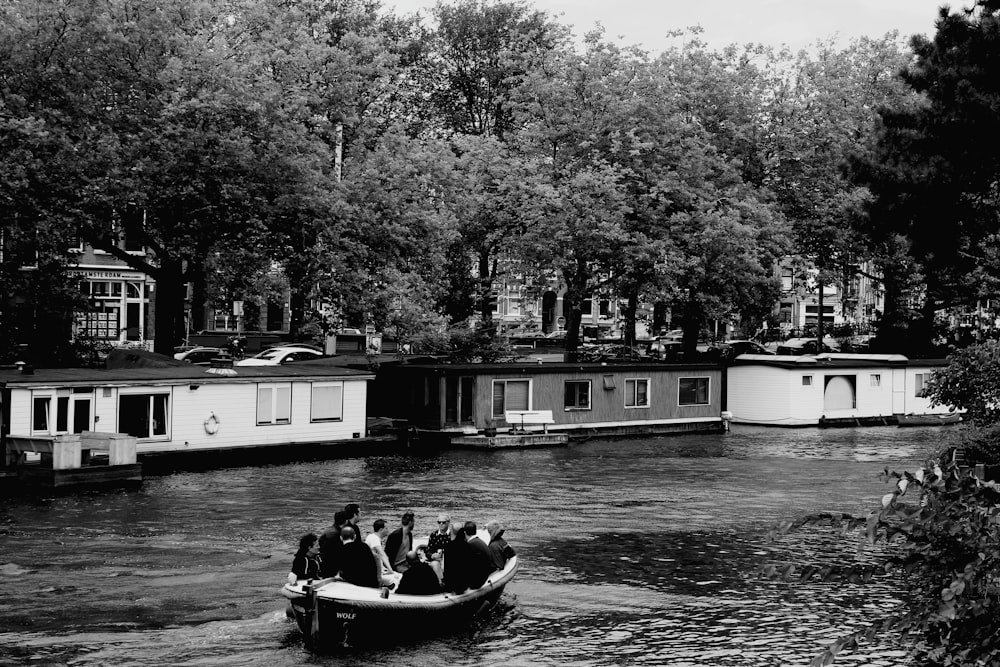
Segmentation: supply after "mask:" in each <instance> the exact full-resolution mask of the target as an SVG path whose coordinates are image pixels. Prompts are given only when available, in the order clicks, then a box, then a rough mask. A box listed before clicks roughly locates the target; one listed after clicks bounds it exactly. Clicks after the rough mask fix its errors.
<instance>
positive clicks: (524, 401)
mask: <svg viewBox="0 0 1000 667" xmlns="http://www.w3.org/2000/svg"><path fill="white" fill-rule="evenodd" d="M530 398H531V381H530V380H494V381H493V416H494V417H500V418H501V419H503V416H504V412H506V411H507V410H530V409H531V400H530Z"/></svg>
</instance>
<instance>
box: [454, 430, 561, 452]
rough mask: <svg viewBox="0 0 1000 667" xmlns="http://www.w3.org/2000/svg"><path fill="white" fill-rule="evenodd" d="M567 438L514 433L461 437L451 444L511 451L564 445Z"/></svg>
mask: <svg viewBox="0 0 1000 667" xmlns="http://www.w3.org/2000/svg"><path fill="white" fill-rule="evenodd" d="M568 442H569V436H568V435H566V434H565V433H523V434H522V433H516V434H509V433H503V434H497V435H492V436H486V435H463V436H460V437H458V438H452V440H451V444H452V445H454V446H456V447H470V448H473V449H511V448H525V447H553V446H557V445H565V444H566V443H568Z"/></svg>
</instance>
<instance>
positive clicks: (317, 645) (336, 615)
mask: <svg viewBox="0 0 1000 667" xmlns="http://www.w3.org/2000/svg"><path fill="white" fill-rule="evenodd" d="M517 568H518V564H517V558H516V557H515V558H513V559H511V562H510V563H508V565H507V567H505V568H504V569H503V570H499V571H497V572H495V573H494V574H493V575H491V576H490V578H489V579H488V580H487V582H486V583H485V584H484V585H483V586H482V587H481V588H478V589H474V590H469V591H466V592H465V593H462V594H457V595H456V594H453V593H442V594H439V595H421V596H416V595H395V594H390V595H389V596H388V597H386V598H383V597H382V596H381V594H380V591H379V590H378V589H372V588H361V587H358V586H352V585H350V584H346V583H344V582H341V581H332V582H330V581H329V580H326V581H323V582H318V583H317V584H316V585H308V584H307V583H306V582H299V583H297V584H289V585H286V586H285V587H284V588H283V589H282V595H284V596H285V597H286V598H288V600H289V615H290V616H291V617H292V618H294V619H295V622H296V624H297V625H298V627H299V630H300V631H301V632H302V635H303V637H304V638H305V640H306V644H307V645H308V646H309V647H310V648H311V649H313V650H316V651H329V650H335V649H337V648H340V647H344V646H363V645H372V644H376V643H377V644H379V645H384V644H385V643H386V642H387V641H397V642H398V641H405V640H408V639H415V638H422V637H429V636H434V635H439V634H442V633H446V632H449V631H453V630H457V629H459V628H461V627H464V626H466V625H467V624H468V623H469V622H470V621H472V620H473V619H475V618H476V617H479V616H482V615H483V614H485V613H487V612H488V611H489V610H490V609H492V608H493V607H494V606H495V605H496V603H497V601H498V600H499V599H500V596H501V595H502V594H503V591H504V588H505V587H506V585H507V583H508V582H509V581H510V580H511V579H512V578H513V576H514V573H515V572H516V571H517Z"/></svg>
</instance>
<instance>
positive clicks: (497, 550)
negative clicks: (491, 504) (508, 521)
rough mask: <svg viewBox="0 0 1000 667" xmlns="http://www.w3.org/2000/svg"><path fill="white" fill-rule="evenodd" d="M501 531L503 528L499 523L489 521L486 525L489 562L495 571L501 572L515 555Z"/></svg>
mask: <svg viewBox="0 0 1000 667" xmlns="http://www.w3.org/2000/svg"><path fill="white" fill-rule="evenodd" d="M503 531H504V528H503V526H502V525H500V522H499V521H490V522H489V523H487V524H486V532H487V533H489V534H490V544H489V548H490V562H491V563H492V564H493V569H495V570H502V569H503V568H504V567H505V566H506V565H507V561H508V560H510V559H511V558H512V557H513V556H514V555H515V553H514V548H513V547H512V546H510V545H509V544H507V540H505V539H504V537H503Z"/></svg>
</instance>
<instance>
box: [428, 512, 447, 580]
mask: <svg viewBox="0 0 1000 667" xmlns="http://www.w3.org/2000/svg"><path fill="white" fill-rule="evenodd" d="M451 538H452V532H451V517H450V516H448V515H447V514H444V513H441V514H438V518H437V529H436V530H435V531H434V532H433V533H431V534H430V536H429V537H428V538H427V558H428V559H429V560H430V563H431V567H433V568H434V571H435V572H437V575H438V579H441V577H442V575H443V570H444V566H443V563H442V561H443V559H444V548H445V547H446V546H448V543H449V542H451Z"/></svg>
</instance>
